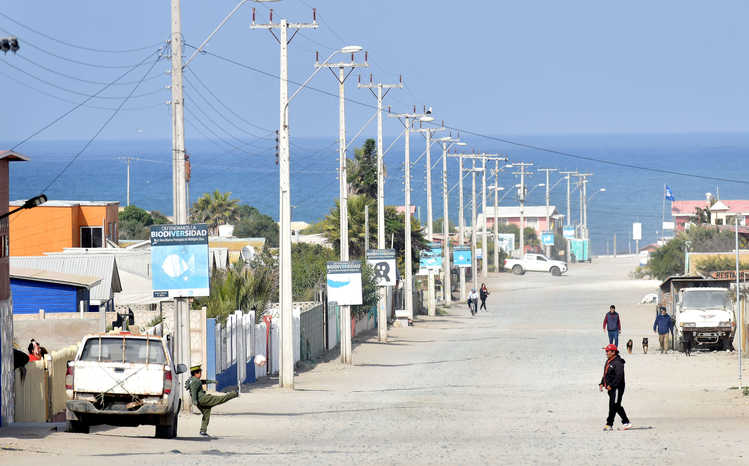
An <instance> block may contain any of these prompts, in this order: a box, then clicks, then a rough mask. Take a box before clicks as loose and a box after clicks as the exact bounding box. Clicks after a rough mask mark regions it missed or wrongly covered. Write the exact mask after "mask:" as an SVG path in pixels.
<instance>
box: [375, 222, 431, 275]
mask: <svg viewBox="0 0 749 466" xmlns="http://www.w3.org/2000/svg"><path fill="white" fill-rule="evenodd" d="M391 238H392V240H393V248H394V249H395V257H396V260H397V262H398V269H399V270H400V271H401V273H403V272H404V271H405V270H406V269H405V261H404V258H405V257H406V241H405V239H406V216H405V215H404V214H400V213H398V211H397V210H395V207H385V243H386V246H389V245H390V239H391ZM426 247H427V240H426V238H425V237H424V232H423V231H422V228H421V224H420V223H419V221H418V220H417V219H415V218H414V217H413V216H411V264H412V267H411V268H412V270H413V271H414V272H416V271H417V270H419V255H420V253H421V251H422V250H423V249H426Z"/></svg>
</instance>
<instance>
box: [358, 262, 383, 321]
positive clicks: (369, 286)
mask: <svg viewBox="0 0 749 466" xmlns="http://www.w3.org/2000/svg"><path fill="white" fill-rule="evenodd" d="M361 286H362V303H361V304H360V305H358V306H351V313H352V314H353V315H355V316H357V315H358V316H361V315H362V314H366V313H367V312H369V311H370V310H371V309H372V307H373V306H376V305H377V301H378V300H379V295H378V294H377V280H376V279H375V272H374V268H373V267H372V266H371V265H369V264H367V263H366V262H362V268H361Z"/></svg>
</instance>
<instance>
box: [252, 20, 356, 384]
mask: <svg viewBox="0 0 749 466" xmlns="http://www.w3.org/2000/svg"><path fill="white" fill-rule="evenodd" d="M312 17H313V22H312V23H289V22H288V21H287V20H286V19H281V21H280V22H278V23H274V22H273V10H270V20H269V22H268V23H266V24H257V23H256V22H255V9H254V8H253V9H252V24H251V26H250V28H252V29H267V30H268V31H269V32H270V33H271V34H272V35H273V37H274V38H275V39H276V40H277V41H278V43H279V45H280V78H281V79H280V87H279V110H280V112H279V127H278V168H279V197H280V202H279V204H280V207H279V220H280V222H279V223H280V225H279V240H280V241H279V261H278V264H279V287H278V305H279V312H280V314H281V332H280V336H281V341H280V343H281V344H280V345H279V346H280V348H281V357H280V358H279V362H280V367H279V384H280V386H281V387H282V388H287V389H293V388H294V336H293V320H294V317H293V312H292V304H293V303H292V293H291V292H292V290H291V267H292V266H291V181H290V163H291V157H290V149H289V102H290V101H291V99H289V81H288V69H289V68H288V46H289V42H290V39H289V38H288V30H289V28H292V29H295V32H294V34H296V32H298V31H299V30H300V29H309V28H317V18H316V14H315V10H314V9H313V10H312ZM274 29H278V31H279V34H278V36H276V35H275V34H274V33H273V30H274ZM292 38H293V36H292ZM302 87H303V86H302ZM300 89H301V88H300ZM294 96H296V94H294ZM294 96H292V98H293V97H294ZM349 328H351V327H349Z"/></svg>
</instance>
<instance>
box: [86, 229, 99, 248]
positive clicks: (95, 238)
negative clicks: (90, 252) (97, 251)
mask: <svg viewBox="0 0 749 466" xmlns="http://www.w3.org/2000/svg"><path fill="white" fill-rule="evenodd" d="M103 243H104V232H103V231H102V227H81V247H82V248H101V247H103Z"/></svg>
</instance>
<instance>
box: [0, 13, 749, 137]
mask: <svg viewBox="0 0 749 466" xmlns="http://www.w3.org/2000/svg"><path fill="white" fill-rule="evenodd" d="M236 3H237V2H236V1H235V0H211V1H210V2H207V1H202V2H196V1H185V2H183V6H182V20H183V33H184V38H185V42H186V43H187V44H190V45H198V44H199V43H200V42H202V40H203V39H204V38H205V37H206V36H207V35H208V34H209V33H210V32H211V31H212V30H213V28H214V27H215V26H216V25H217V24H218V23H219V22H220V20H221V19H222V18H223V17H224V16H225V15H226V14H227V13H228V12H229V11H230V10H231V9H232V8H233V7H234V6H235V5H236ZM267 5H272V7H273V8H274V10H275V16H274V19H276V20H277V19H278V18H281V17H286V18H288V19H289V20H290V21H310V20H311V16H312V11H311V7H312V6H314V7H316V8H317V11H318V19H319V29H317V30H304V31H302V32H301V33H300V34H299V35H297V36H296V37H295V38H294V40H293V41H292V42H291V44H290V53H289V69H290V80H292V81H296V82H302V81H304V80H305V79H306V78H307V77H308V76H309V75H310V73H312V72H313V71H314V57H315V51H319V52H320V58H321V59H322V58H323V57H325V56H327V55H328V54H329V53H330V51H331V50H335V49H336V48H339V47H342V46H345V45H351V44H354V45H361V46H363V47H364V48H365V49H366V50H368V52H369V53H368V59H369V60H368V62H369V65H370V66H369V68H368V69H363V70H361V74H362V76H363V78H362V79H363V80H368V79H369V73H372V74H373V75H374V77H375V79H376V80H383V81H384V82H397V80H398V79H399V75H401V74H402V76H403V79H404V82H405V84H406V87H405V88H404V89H396V90H393V91H392V92H391V93H390V94H389V95H388V96H387V98H386V105H391V106H392V109H393V111H407V110H409V109H410V108H411V107H412V106H413V105H416V106H418V107H419V108H421V107H422V106H423V105H429V106H431V107H432V108H433V112H434V116H435V117H436V118H437V119H438V120H441V119H444V120H445V122H446V123H447V124H448V125H450V126H453V127H458V128H464V129H469V130H471V131H476V132H480V133H486V134H493V135H518V134H520V135H523V134H568V133H582V134H586V133H604V134H606V133H689V132H742V131H745V130H746V128H749V112H747V111H746V108H747V107H749V105H747V104H749V99H748V95H747V89H748V87H747V83H749V79H747V78H749V76H748V75H749V62H747V61H746V60H743V59H742V58H741V57H743V56H744V50H745V44H746V43H748V42H749V29H747V28H746V27H744V19H745V18H746V17H747V16H748V15H749V4H747V3H746V2H742V1H731V0H725V1H721V2H702V1H692V0H688V1H684V0H680V1H676V0H663V1H658V2H652V1H640V0H637V1H630V2H601V1H581V0H570V1H567V2H558V1H532V2H517V1H493V2H487V1H472V0H466V1H463V2H446V1H442V0H429V1H417V0H410V1H406V2H404V1H391V0H385V1H379V2H371V1H348V2H341V1H333V0H317V1H315V0H283V1H282V2H279V3H275V4H264V5H259V4H258V5H257V6H256V8H257V19H258V21H266V20H267V17H268V6H267ZM252 6H254V5H252V2H248V4H246V5H244V6H243V7H242V8H241V10H240V11H239V13H238V14H237V15H236V16H234V17H233V18H232V19H231V20H230V21H229V22H228V23H227V25H226V26H225V27H224V28H223V29H222V30H221V31H220V32H219V33H218V34H217V35H216V37H215V38H214V39H213V40H212V41H211V43H210V44H209V45H208V47H207V50H208V51H209V52H211V53H213V54H217V55H220V56H222V57H225V58H228V59H231V60H233V61H235V62H238V63H240V64H242V65H244V66H249V67H252V68H254V69H255V70H256V71H252V70H249V69H247V68H246V67H243V66H238V65H234V64H231V63H228V62H226V61H223V60H220V59H218V58H216V57H215V56H213V55H201V56H198V57H197V58H196V59H195V60H194V61H193V62H192V63H191V64H190V65H189V67H188V70H187V71H186V82H185V88H186V93H185V102H186V107H187V114H186V131H187V136H188V139H189V138H203V137H211V136H212V135H211V134H210V132H208V130H206V129H205V125H207V124H208V123H209V121H207V120H208V119H209V118H210V114H211V110H210V108H211V107H210V106H211V105H213V106H215V107H217V108H222V105H226V106H228V107H230V109H231V110H232V111H233V112H236V113H237V114H239V115H240V116H241V117H242V121H241V123H240V122H237V123H238V124H237V125H236V127H231V126H225V128H223V129H224V132H223V133H221V134H220V135H219V136H221V137H222V138H225V139H230V138H231V136H234V137H236V138H238V139H246V138H252V137H256V136H265V137H268V134H269V133H270V132H272V130H273V129H274V128H276V127H277V126H278V98H277V96H278V80H277V79H276V78H275V77H273V76H267V75H265V74H263V73H270V74H271V75H276V74H277V73H278V69H279V47H278V44H277V42H276V41H275V39H274V38H273V37H272V36H271V35H270V34H269V33H268V32H267V31H264V30H252V29H250V27H249V23H250V10H251V8H252ZM2 13H3V14H4V15H7V17H3V16H0V28H2V29H0V33H1V34H4V35H11V34H12V35H15V36H17V37H18V38H19V42H20V44H21V50H20V51H19V53H18V54H17V55H15V56H14V55H13V54H10V53H9V54H7V55H6V56H4V57H2V58H0V59H1V60H3V61H4V62H5V66H3V67H2V69H1V70H0V83H2V86H3V89H4V91H5V92H4V93H3V105H4V107H5V109H6V112H4V114H3V117H2V122H1V123H0V140H2V141H7V142H9V143H13V142H16V141H20V140H22V139H24V138H25V137H27V136H29V135H30V134H32V133H34V132H36V131H38V130H39V129H41V128H43V127H45V126H46V125H48V124H49V123H50V122H51V121H52V120H54V119H55V118H57V117H58V116H60V115H62V114H63V113H65V112H67V111H69V110H70V109H71V108H72V107H73V106H74V105H75V104H76V103H79V102H81V101H83V100H84V99H86V96H87V95H91V94H94V93H96V92H97V91H98V90H99V89H101V88H102V87H103V85H102V84H95V83H90V82H82V81H81V80H86V81H95V82H100V83H106V82H109V81H111V80H114V79H115V78H117V77H118V76H119V75H120V74H122V73H124V72H125V71H127V70H128V66H130V65H133V64H136V63H139V62H141V61H143V60H145V61H144V64H143V65H142V66H140V67H138V68H136V69H135V70H133V71H131V72H130V73H129V74H127V76H126V77H124V78H123V79H122V81H123V82H125V83H129V84H124V85H115V86H111V88H109V89H108V90H106V91H104V92H103V93H101V94H100V97H106V98H104V99H99V98H96V99H92V100H90V101H89V102H88V103H87V105H90V106H96V107H101V108H89V107H88V106H87V107H84V108H80V109H78V110H76V111H74V112H72V113H71V114H70V115H68V116H66V117H65V118H63V119H62V120H61V121H59V122H58V123H56V124H54V125H52V126H50V127H49V128H47V129H46V130H44V131H41V132H40V133H39V134H38V135H36V136H35V137H34V140H58V139H84V140H85V139H87V138H89V137H91V136H93V135H94V134H96V132H97V131H98V130H99V128H100V127H102V125H103V124H104V123H105V122H106V121H107V120H108V119H109V118H110V117H111V116H112V114H113V112H114V110H112V109H114V108H116V107H117V106H118V105H120V104H121V103H122V102H123V98H124V96H126V95H128V94H129V93H130V92H133V95H134V97H133V98H131V99H129V100H128V101H127V102H126V103H125V104H124V107H123V110H122V111H121V112H119V113H118V114H117V115H115V117H114V118H113V119H112V121H111V122H110V123H108V124H107V125H106V126H105V127H104V129H103V130H102V131H101V133H100V134H99V136H98V137H99V138H100V139H104V140H106V139H110V140H123V139H124V140H133V141H138V140H145V139H169V138H171V123H170V109H169V106H168V105H167V104H166V102H167V101H168V100H169V99H170V91H169V89H168V85H169V74H168V73H169V63H168V61H167V60H166V59H164V60H161V61H159V62H155V57H156V56H157V49H158V48H159V47H161V46H162V45H164V44H165V41H166V40H167V39H168V37H169V32H170V5H169V2H168V1H166V0H162V1H154V0H131V1H128V2H101V1H95V0H79V1H76V2H59V1H50V0H45V1H41V0H40V1H34V2H10V3H8V4H6V5H5V6H4V7H3V11H2ZM9 18H12V19H14V20H16V21H18V22H20V23H22V24H23V25H25V26H29V27H31V28H32V29H36V30H37V31H40V32H43V33H44V34H46V35H48V36H49V37H51V38H53V39H54V40H53V39H50V38H48V37H44V36H41V35H39V34H37V33H35V32H33V31H31V30H29V29H26V28H24V27H22V26H20V25H18V24H16V23H14V22H13V21H11V19H9ZM60 41H62V42H67V43H69V44H74V45H77V46H83V47H88V48H95V49H107V50H112V49H117V50H122V49H134V48H139V49H141V48H143V47H145V49H141V50H137V51H133V52H123V53H103V52H94V51H90V50H83V49H81V48H77V47H71V46H69V45H66V44H65V43H62V42H60ZM191 53H192V49H191V48H189V47H186V48H185V55H187V56H189V55H190V54H191ZM71 60H72V61H71ZM154 62H155V65H154ZM91 65H94V66H91ZM151 65H153V68H151V72H150V73H149V74H146V72H147V70H148V69H149V68H150V67H151ZM61 74H64V75H67V76H62V75H61ZM358 75H359V70H357V71H355V72H354V73H353V74H352V75H351V76H350V77H349V79H348V81H347V83H346V97H347V98H349V99H351V100H350V101H348V102H347V104H346V118H347V125H349V129H348V131H349V133H353V132H355V131H356V130H357V129H358V128H359V127H360V126H361V125H362V124H363V123H364V122H365V121H367V120H368V119H369V117H370V116H371V115H372V114H373V109H372V107H371V106H372V105H374V104H375V103H376V101H375V99H374V97H373V96H372V95H371V94H370V93H369V92H368V91H366V90H363V89H357V88H356V81H357V76H358ZM141 79H143V81H142V83H141V84H140V85H139V86H138V88H137V89H135V90H134V91H133V89H134V86H135V83H137V82H138V81H140V80H141ZM201 83H204V84H205V85H206V87H202V84H201ZM29 86H31V87H33V88H34V89H31V88H30V87H29ZM311 86H312V87H314V88H315V89H319V90H322V91H325V92H327V93H330V94H333V95H327V94H323V93H320V92H317V91H315V90H313V89H306V90H304V91H303V92H301V93H300V94H299V97H298V98H297V99H295V100H294V102H292V105H291V110H290V112H291V132H292V137H325V138H331V139H334V138H335V137H336V135H337V130H338V101H337V98H336V97H335V94H336V93H337V89H336V88H337V85H336V81H335V79H334V78H333V76H331V75H330V73H329V72H328V71H327V70H322V71H321V72H320V73H318V74H317V75H316V76H315V78H314V79H313V80H312V82H311ZM208 89H209V90H210V91H209V90H208ZM294 89H295V85H294V84H290V93H291V92H293V91H294ZM40 91H41V92H40ZM42 92H43V93H42ZM210 93H213V96H212V95H211V94H210ZM201 96H203V97H206V99H205V100H203V99H202V97H201ZM214 96H215V97H214ZM61 99H62V100H61ZM361 103H363V104H365V105H361ZM222 111H223V110H222ZM214 118H215V117H214ZM398 131H399V127H398V123H397V122H395V121H393V120H389V121H386V123H385V132H386V134H395V133H397V132H398Z"/></svg>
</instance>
